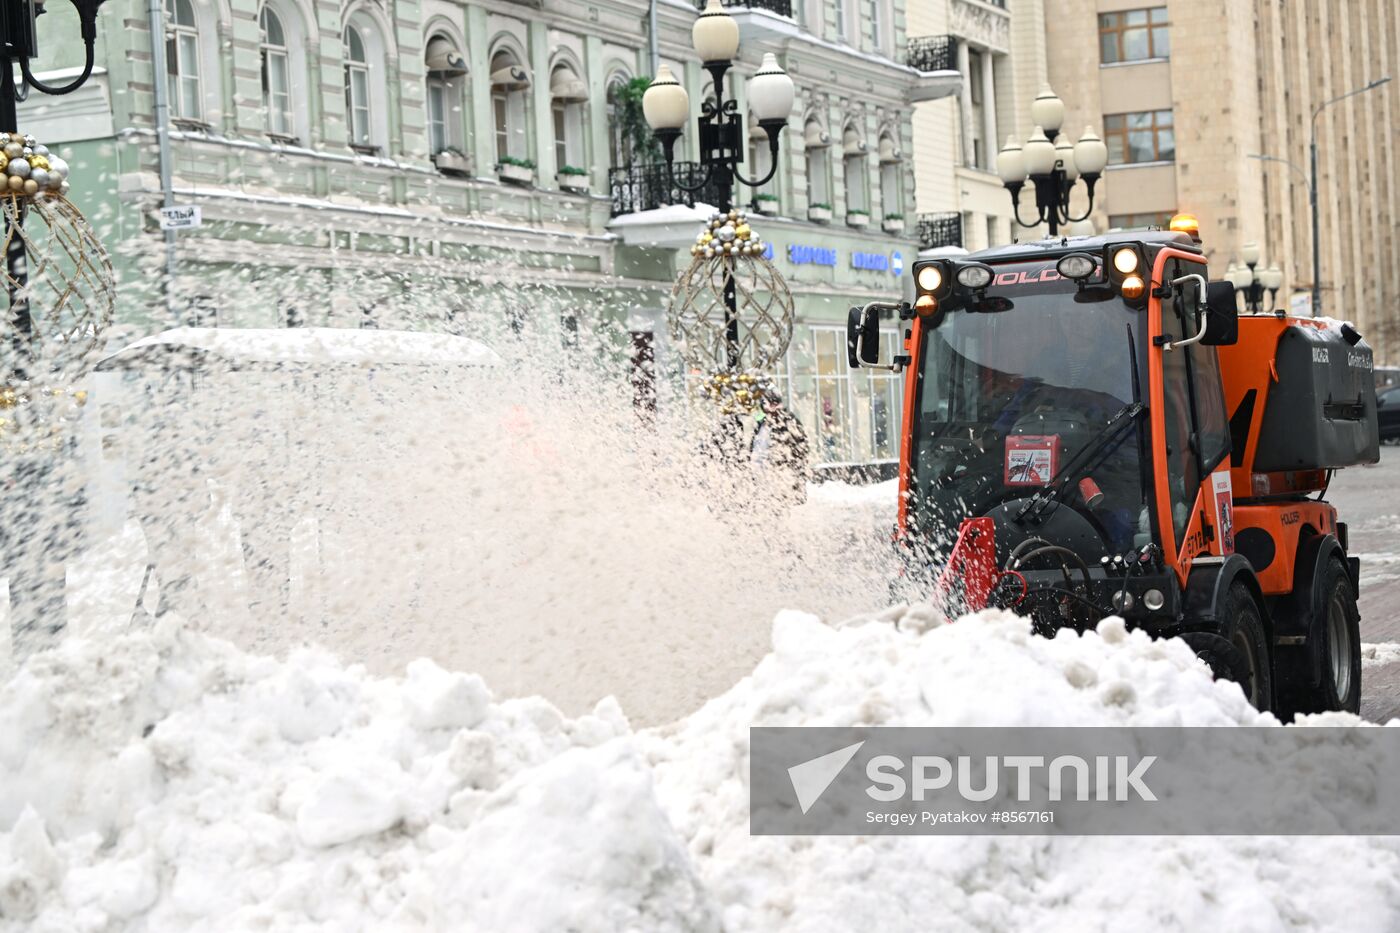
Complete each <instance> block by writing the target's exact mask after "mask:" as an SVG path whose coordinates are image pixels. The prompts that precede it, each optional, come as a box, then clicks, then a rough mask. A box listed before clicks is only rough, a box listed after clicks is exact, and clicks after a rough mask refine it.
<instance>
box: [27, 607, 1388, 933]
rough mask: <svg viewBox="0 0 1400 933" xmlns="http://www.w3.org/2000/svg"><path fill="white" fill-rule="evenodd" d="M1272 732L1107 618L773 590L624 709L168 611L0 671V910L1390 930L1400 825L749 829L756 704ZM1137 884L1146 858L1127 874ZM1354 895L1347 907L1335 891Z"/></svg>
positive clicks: (732, 924)
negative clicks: (1373, 835) (1307, 831)
mask: <svg viewBox="0 0 1400 933" xmlns="http://www.w3.org/2000/svg"><path fill="white" fill-rule="evenodd" d="M798 724H811V725H826V724H840V725H849V724H890V725H896V724H898V725H949V726H951V725H987V724H998V725H1011V724H1016V725H1110V724H1113V725H1125V724H1133V725H1177V724H1189V725H1217V726H1234V725H1256V724H1259V725H1268V724H1273V720H1272V719H1271V718H1270V717H1268V716H1263V715H1260V714H1258V713H1256V712H1255V711H1254V710H1253V709H1252V708H1250V707H1249V705H1248V704H1247V703H1246V702H1245V700H1244V698H1243V696H1242V695H1241V694H1240V692H1239V690H1238V689H1237V688H1235V687H1234V686H1232V685H1229V684H1223V683H1215V682H1213V681H1211V680H1210V678H1209V676H1208V675H1207V674H1206V673H1205V671H1204V669H1203V668H1202V667H1201V665H1200V664H1199V663H1198V662H1197V661H1196V660H1195V659H1194V658H1193V657H1192V655H1191V653H1190V651H1189V650H1188V649H1187V648H1186V647H1185V646H1184V645H1182V644H1179V643H1176V642H1153V641H1150V640H1149V639H1147V638H1146V637H1145V636H1143V635H1141V634H1137V633H1133V634H1129V633H1127V632H1126V630H1125V629H1124V627H1123V625H1122V623H1121V622H1118V621H1116V620H1109V621H1106V622H1105V623H1103V624H1102V625H1101V626H1100V629H1099V632H1098V633H1097V634H1094V633H1091V634H1088V635H1085V636H1083V637H1079V636H1074V635H1072V634H1062V635H1060V636H1058V637H1056V638H1055V639H1053V640H1046V639H1042V638H1038V637H1033V636H1031V635H1030V634H1029V632H1028V629H1027V626H1026V623H1025V621H1024V620H1022V619H1019V618H1017V617H1014V616H1010V615H1004V614H999V613H985V614H982V615H981V616H978V617H971V618H968V619H964V620H962V621H960V622H959V623H958V624H955V625H941V624H939V623H938V620H937V619H935V618H933V617H932V615H931V614H927V613H925V612H924V611H922V610H912V611H892V612H890V613H889V614H887V617H886V618H884V619H874V620H866V621H865V622H864V623H863V624H856V625H850V626H846V627H843V628H839V629H838V628H831V627H829V626H826V625H824V624H822V623H821V622H819V621H818V620H817V619H815V618H814V617H811V616H807V615H803V614H799V613H784V614H782V615H780V616H779V617H778V619H777V620H776V622H775V623H774V626H773V651H772V653H771V654H769V655H768V656H767V657H766V658H765V659H764V660H763V661H762V662H761V663H760V664H759V665H758V667H757V668H756V669H755V670H754V671H753V673H752V675H751V676H750V677H748V678H746V679H745V680H744V681H743V682H741V683H740V684H738V685H737V686H735V687H734V688H733V689H732V690H730V691H729V692H728V693H726V694H724V695H723V696H720V697H718V698H717V699H715V700H714V701H712V702H711V703H709V704H708V705H706V706H705V707H704V708H703V709H701V710H700V711H698V712H697V713H695V714H694V715H692V716H690V717H688V718H687V719H684V720H682V721H680V722H677V723H674V724H671V725H668V726H664V727H660V728H654V729H650V730H645V731H641V732H634V731H633V730H632V729H631V728H630V727H629V725H628V723H627V722H626V720H625V719H624V717H623V716H622V714H621V712H620V710H619V709H618V707H617V706H616V704H614V703H612V702H610V701H605V702H603V703H601V704H599V705H598V706H597V707H596V708H595V709H594V710H593V711H592V712H590V713H588V714H586V715H583V716H579V717H577V718H572V719H570V718H566V717H565V716H563V715H561V714H560V713H559V712H558V711H557V709H555V708H554V707H553V706H551V705H550V704H549V703H547V702H545V701H543V700H540V699H538V698H524V699H510V700H499V699H497V698H495V697H493V696H492V694H491V693H490V691H489V690H488V688H487V686H486V685H485V684H484V683H483V682H482V681H481V680H480V679H479V678H477V677H476V676H474V675H470V674H458V673H449V672H447V671H444V670H442V669H441V668H439V667H437V666H436V665H434V664H432V663H430V662H427V661H418V662H415V663H413V664H411V665H409V667H408V668H407V670H406V672H405V674H404V676H403V677H402V678H398V679H388V678H379V677H375V676H372V675H370V674H368V673H367V672H366V671H365V670H364V669H363V668H362V667H360V666H351V667H345V666H342V665H340V664H339V663H338V662H336V661H335V660H334V659H333V658H331V657H330V656H328V655H325V654H322V653H317V652H313V651H301V652H298V653H295V654H293V655H292V656H291V657H290V658H288V659H287V660H286V661H285V662H278V661H273V660H271V659H267V658H260V657H255V656H250V655H246V654H243V653H240V652H239V651H238V650H236V649H234V648H233V647H232V646H230V645H228V644H227V643H225V642H222V641H219V640H217V639H212V638H208V637H206V636H203V635H199V634H195V633H192V632H189V631H188V630H184V629H180V628H176V627H173V626H170V627H162V628H160V629H157V630H155V631H152V632H149V633H143V634H135V635H128V636H124V637H122V638H120V639H117V640H114V641H111V642H107V643H102V644H98V643H95V642H82V641H78V640H70V641H69V642H67V643H65V644H64V645H63V646H61V647H60V648H59V649H57V650H55V651H51V652H46V653H43V654H40V655H38V656H35V657H34V658H32V659H31V660H30V662H29V663H28V665H27V666H26V668H25V669H24V670H22V671H21V672H20V673H19V674H18V675H17V676H16V677H15V678H14V679H13V680H11V681H10V682H9V683H8V684H6V685H5V686H4V687H3V688H0V929H6V930H21V929H23V930H63V931H69V930H118V929H143V930H151V931H160V930H186V929H205V928H218V929H235V930H237V929H251V928H265V929H297V928H324V929H337V930H350V929H452V930H483V931H496V930H558V929H571V930H600V931H602V930H607V931H613V930H647V931H665V930H709V929H725V930H735V931H738V930H744V931H749V930H799V931H800V930H830V929H853V928H868V929H881V930H900V929H930V928H934V929H948V930H1004V929H1012V928H1032V927H1033V928H1037V929H1051V930H1082V929H1102V928H1107V927H1112V928H1120V929H1145V928H1175V929H1207V928H1216V929H1237V930H1272V929H1283V928H1287V929H1291V930H1324V929H1342V928H1345V929H1348V930H1383V929H1393V928H1394V927H1395V924H1396V922H1397V919H1398V918H1400V851H1397V850H1398V849H1400V842H1391V841H1387V840H1370V839H1315V840H1297V839H1268V838H1265V839H1209V838H1154V839H1129V838H1123V839H1105V838H1084V839H1072V838H1071V839H1050V838H1041V837H1007V838H935V837H884V838H869V837H851V838H777V837H751V836H750V835H749V834H748V796H747V787H746V778H747V770H748V763H747V747H748V734H749V732H748V730H749V727H750V726H751V725H798ZM1145 880H1146V882H1145ZM1340 903H1345V904H1346V909H1345V911H1339V910H1338V904H1340Z"/></svg>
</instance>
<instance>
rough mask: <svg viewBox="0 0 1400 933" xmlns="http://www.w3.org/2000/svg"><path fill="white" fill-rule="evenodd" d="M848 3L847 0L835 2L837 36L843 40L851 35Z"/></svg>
mask: <svg viewBox="0 0 1400 933" xmlns="http://www.w3.org/2000/svg"><path fill="white" fill-rule="evenodd" d="M846 3H847V0H835V2H834V3H833V6H834V7H835V8H836V38H837V39H838V40H843V41H844V40H845V39H846V38H847V36H848V35H849V33H848V32H847V30H848V29H849V28H850V23H849V22H848V20H849V17H848V16H847V15H846Z"/></svg>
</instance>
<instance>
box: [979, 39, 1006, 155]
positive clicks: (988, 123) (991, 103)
mask: <svg viewBox="0 0 1400 933" xmlns="http://www.w3.org/2000/svg"><path fill="white" fill-rule="evenodd" d="M995 60H996V56H995V55H993V54H992V52H991V50H990V49H989V50H987V51H986V52H983V53H982V163H983V164H981V165H979V166H977V167H978V168H984V169H991V168H992V167H994V166H995V165H996V152H997V150H998V149H1000V148H1001V141H1000V140H999V139H998V138H997V94H996V78H995V76H994V71H995V69H994V68H993V67H992V63H993V62H994V61H995Z"/></svg>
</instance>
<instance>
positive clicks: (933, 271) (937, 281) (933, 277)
mask: <svg viewBox="0 0 1400 933" xmlns="http://www.w3.org/2000/svg"><path fill="white" fill-rule="evenodd" d="M914 281H915V284H916V285H918V286H919V289H920V291H925V292H936V291H938V289H939V288H941V287H942V285H943V272H942V270H940V269H939V268H938V267H937V266H924V267H923V268H922V269H920V270H919V275H918V277H917V278H916V279H915V280H914Z"/></svg>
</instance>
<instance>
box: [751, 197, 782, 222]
mask: <svg viewBox="0 0 1400 933" xmlns="http://www.w3.org/2000/svg"><path fill="white" fill-rule="evenodd" d="M753 205H754V207H755V208H756V209H757V210H758V212H759V213H760V214H766V215H768V216H769V217H773V216H775V215H776V214H777V213H778V198H777V196H776V195H771V194H760V195H759V196H758V197H756V198H754V199H753Z"/></svg>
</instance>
